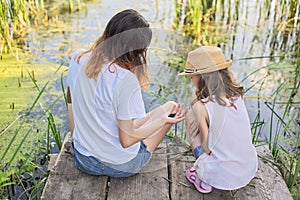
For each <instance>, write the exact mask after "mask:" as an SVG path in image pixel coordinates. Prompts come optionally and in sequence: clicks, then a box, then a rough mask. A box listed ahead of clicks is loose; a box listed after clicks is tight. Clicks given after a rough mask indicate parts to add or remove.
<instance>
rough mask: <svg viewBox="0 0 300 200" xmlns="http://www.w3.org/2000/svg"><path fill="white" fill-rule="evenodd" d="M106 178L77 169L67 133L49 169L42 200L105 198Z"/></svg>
mask: <svg viewBox="0 0 300 200" xmlns="http://www.w3.org/2000/svg"><path fill="white" fill-rule="evenodd" d="M107 180H108V178H107V177H105V176H91V175H88V174H85V173H83V172H81V171H80V170H78V169H77V168H76V167H75V165H74V161H73V156H72V149H71V137H70V135H67V136H66V138H65V141H64V144H63V148H62V150H61V151H60V153H59V155H58V157H57V159H56V162H55V164H54V166H53V167H51V169H50V174H49V177H48V180H47V183H46V185H45V188H44V191H43V194H42V197H41V199H42V200H48V199H49V200H52V199H59V200H82V199H87V200H101V199H105V196H106V193H105V191H106V187H107Z"/></svg>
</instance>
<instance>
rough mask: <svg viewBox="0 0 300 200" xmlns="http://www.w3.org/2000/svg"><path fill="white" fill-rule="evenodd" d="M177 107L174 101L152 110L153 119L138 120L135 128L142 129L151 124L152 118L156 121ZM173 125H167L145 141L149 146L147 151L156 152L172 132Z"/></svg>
mask: <svg viewBox="0 0 300 200" xmlns="http://www.w3.org/2000/svg"><path fill="white" fill-rule="evenodd" d="M174 105H176V103H175V102H173V101H168V102H167V103H165V104H164V105H162V106H160V107H158V108H156V109H154V110H152V111H151V112H150V113H151V118H143V119H137V120H135V126H136V127H141V126H144V125H147V124H148V123H150V122H151V120H152V118H153V119H156V118H158V117H159V116H161V115H163V114H164V113H166V112H168V111H170V109H171V108H172V107H173V106H174ZM171 126H172V124H167V125H165V126H163V127H162V128H161V129H159V130H158V131H156V132H155V133H154V134H152V135H151V136H150V137H148V138H146V139H144V140H143V141H144V143H145V144H146V145H147V150H148V151H149V152H154V151H155V149H156V148H157V146H158V145H159V144H160V143H161V141H162V140H163V138H164V137H165V135H166V134H167V132H168V131H169V130H170V128H171Z"/></svg>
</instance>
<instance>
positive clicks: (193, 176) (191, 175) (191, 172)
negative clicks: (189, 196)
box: [185, 167, 212, 194]
mask: <svg viewBox="0 0 300 200" xmlns="http://www.w3.org/2000/svg"><path fill="white" fill-rule="evenodd" d="M185 177H186V178H187V180H188V181H189V182H191V183H193V184H194V186H195V188H196V189H197V190H198V191H199V192H201V193H204V194H207V193H210V192H211V191H212V188H211V186H210V188H209V189H205V188H203V187H202V186H201V184H202V183H204V182H203V181H202V180H200V179H199V178H198V176H197V172H196V170H195V169H194V168H193V167H191V168H188V169H187V170H186V172H185ZM206 185H207V184H206Z"/></svg>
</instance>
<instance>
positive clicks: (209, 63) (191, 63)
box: [179, 46, 232, 76]
mask: <svg viewBox="0 0 300 200" xmlns="http://www.w3.org/2000/svg"><path fill="white" fill-rule="evenodd" d="M231 63H232V60H225V57H224V54H223V52H222V50H221V49H220V48H219V47H213V46H201V47H199V48H197V49H195V50H193V51H191V52H189V54H188V58H187V61H186V65H185V70H184V72H182V73H180V74H179V75H181V76H193V75H197V74H205V73H209V72H214V71H218V70H221V69H225V68H227V67H229V66H230V65H231Z"/></svg>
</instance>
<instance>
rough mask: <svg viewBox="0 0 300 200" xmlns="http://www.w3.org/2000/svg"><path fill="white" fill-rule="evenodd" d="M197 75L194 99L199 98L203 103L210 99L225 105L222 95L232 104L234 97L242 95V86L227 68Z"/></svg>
mask: <svg viewBox="0 0 300 200" xmlns="http://www.w3.org/2000/svg"><path fill="white" fill-rule="evenodd" d="M198 76H199V81H198V87H197V91H196V97H197V99H196V101H198V100H201V101H202V102H204V103H206V102H208V101H212V102H217V103H218V104H219V105H223V106H225V105H226V101H224V97H225V98H227V99H229V101H230V103H231V105H233V101H234V99H235V98H237V97H239V96H243V87H242V86H241V85H240V84H239V83H238V82H237V81H236V80H235V79H234V78H233V75H232V72H231V71H230V70H229V69H228V68H226V69H222V70H219V71H215V72H211V73H207V74H202V75H198ZM203 99H206V100H203ZM193 103H194V102H193Z"/></svg>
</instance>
